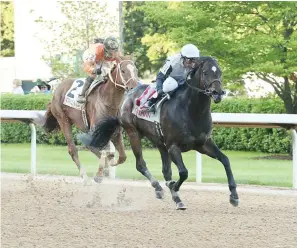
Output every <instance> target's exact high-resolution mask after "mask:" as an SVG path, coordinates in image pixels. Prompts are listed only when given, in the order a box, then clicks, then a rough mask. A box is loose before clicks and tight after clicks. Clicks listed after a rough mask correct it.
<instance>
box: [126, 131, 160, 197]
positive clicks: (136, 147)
mask: <svg viewBox="0 0 297 248" xmlns="http://www.w3.org/2000/svg"><path fill="white" fill-rule="evenodd" d="M126 131H127V134H128V136H129V139H130V144H131V148H132V150H133V153H134V156H135V158H136V169H137V170H138V171H139V172H140V173H141V174H142V175H144V176H145V177H146V178H147V179H148V180H150V182H151V185H152V186H153V187H154V188H155V194H156V197H157V198H158V199H162V198H163V196H164V191H163V188H162V187H161V185H160V183H159V182H158V181H157V179H156V178H154V177H153V176H152V174H151V173H150V172H149V170H148V168H147V167H146V163H145V161H144V159H143V156H142V147H141V140H140V137H139V134H138V132H137V131H136V130H135V129H134V128H130V129H126Z"/></svg>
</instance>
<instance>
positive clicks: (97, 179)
mask: <svg viewBox="0 0 297 248" xmlns="http://www.w3.org/2000/svg"><path fill="white" fill-rule="evenodd" d="M102 180H103V177H99V176H94V181H95V182H96V183H101V182H102Z"/></svg>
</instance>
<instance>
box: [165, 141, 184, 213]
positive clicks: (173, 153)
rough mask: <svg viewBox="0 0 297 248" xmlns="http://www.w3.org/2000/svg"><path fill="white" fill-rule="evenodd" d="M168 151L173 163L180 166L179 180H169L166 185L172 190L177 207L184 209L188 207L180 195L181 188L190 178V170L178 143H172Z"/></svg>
mask: <svg viewBox="0 0 297 248" xmlns="http://www.w3.org/2000/svg"><path fill="white" fill-rule="evenodd" d="M168 151H169V154H170V157H171V159H172V161H173V163H175V164H176V166H177V168H178V173H179V179H178V181H177V182H174V181H171V182H170V181H167V182H166V185H167V187H168V188H169V189H170V191H171V195H172V200H173V201H174V202H175V203H176V209H180V210H184V209H186V207H185V205H184V204H183V203H182V201H181V199H180V197H179V189H180V186H181V185H182V183H183V182H184V181H185V180H186V179H187V178H188V170H187V168H186V167H185V164H184V162H183V158H182V155H181V151H180V149H179V148H178V147H177V146H176V145H172V146H171V147H170V148H169V150H168Z"/></svg>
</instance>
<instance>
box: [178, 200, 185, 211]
mask: <svg viewBox="0 0 297 248" xmlns="http://www.w3.org/2000/svg"><path fill="white" fill-rule="evenodd" d="M186 209H187V208H186V206H185V205H184V204H183V203H182V202H178V203H176V210H186Z"/></svg>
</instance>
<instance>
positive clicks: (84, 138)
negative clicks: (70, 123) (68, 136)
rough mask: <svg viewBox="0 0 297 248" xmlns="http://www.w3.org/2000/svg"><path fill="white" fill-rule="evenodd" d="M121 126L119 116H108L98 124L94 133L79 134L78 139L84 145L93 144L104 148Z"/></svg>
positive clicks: (100, 148)
mask: <svg viewBox="0 0 297 248" xmlns="http://www.w3.org/2000/svg"><path fill="white" fill-rule="evenodd" d="M119 127H120V121H119V119H118V118H117V117H108V118H106V119H104V120H103V121H101V122H100V123H99V124H98V125H96V127H95V130H94V131H93V132H92V133H90V134H80V135H78V139H79V140H80V141H81V142H82V143H83V144H84V145H87V146H93V147H96V148H98V149H99V150H102V149H104V147H105V146H106V145H107V144H108V142H109V141H110V139H111V136H112V135H113V134H114V133H115V132H116V130H117V129H118V128H119Z"/></svg>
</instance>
